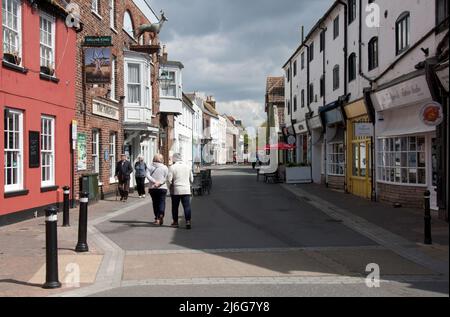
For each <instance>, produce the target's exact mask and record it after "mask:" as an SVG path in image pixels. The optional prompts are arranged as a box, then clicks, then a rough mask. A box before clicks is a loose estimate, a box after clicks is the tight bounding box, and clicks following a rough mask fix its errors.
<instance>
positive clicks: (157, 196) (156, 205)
mask: <svg viewBox="0 0 450 317" xmlns="http://www.w3.org/2000/svg"><path fill="white" fill-rule="evenodd" d="M150 196H151V197H152V200H153V213H154V214H155V219H159V218H164V215H165V213H166V196H167V189H150Z"/></svg>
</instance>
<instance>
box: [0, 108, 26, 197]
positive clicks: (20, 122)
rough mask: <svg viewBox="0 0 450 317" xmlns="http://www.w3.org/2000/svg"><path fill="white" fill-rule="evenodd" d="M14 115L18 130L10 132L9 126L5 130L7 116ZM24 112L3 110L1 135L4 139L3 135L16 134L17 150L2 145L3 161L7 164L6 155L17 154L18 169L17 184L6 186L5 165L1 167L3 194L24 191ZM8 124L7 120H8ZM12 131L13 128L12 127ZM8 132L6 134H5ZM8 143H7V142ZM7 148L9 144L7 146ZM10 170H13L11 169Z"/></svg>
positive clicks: (9, 109)
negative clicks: (16, 119)
mask: <svg viewBox="0 0 450 317" xmlns="http://www.w3.org/2000/svg"><path fill="white" fill-rule="evenodd" d="M11 113H12V114H15V115H17V116H18V130H10V129H9V125H8V130H7V126H6V123H7V114H8V115H10V114H11ZM23 121H24V111H22V110H16V109H11V108H5V109H4V126H3V134H4V137H5V134H7V133H14V134H18V138H19V139H18V148H17V149H16V148H13V149H12V148H9V147H8V148H7V147H6V146H7V144H4V160H5V163H6V162H7V153H10V152H16V153H17V157H18V159H17V163H18V168H17V183H14V184H7V172H6V164H5V166H4V167H3V172H4V180H3V186H4V191H5V193H10V192H15V191H20V190H23V189H24V171H25V168H24V133H23V132H24V122H23ZM8 122H9V120H8ZM13 129H14V127H13ZM7 131H8V132H7ZM14 137H15V136H13V142H14ZM6 138H7V140H9V136H7V137H6ZM8 143H9V142H8ZM8 146H9V144H8ZM10 169H13V168H12V167H11V168H10Z"/></svg>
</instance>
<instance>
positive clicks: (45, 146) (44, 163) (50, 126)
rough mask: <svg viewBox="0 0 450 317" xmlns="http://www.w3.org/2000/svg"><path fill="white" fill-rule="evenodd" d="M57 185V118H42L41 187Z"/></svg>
mask: <svg viewBox="0 0 450 317" xmlns="http://www.w3.org/2000/svg"><path fill="white" fill-rule="evenodd" d="M54 185H55V118H53V117H47V116H44V117H42V118H41V187H49V186H54Z"/></svg>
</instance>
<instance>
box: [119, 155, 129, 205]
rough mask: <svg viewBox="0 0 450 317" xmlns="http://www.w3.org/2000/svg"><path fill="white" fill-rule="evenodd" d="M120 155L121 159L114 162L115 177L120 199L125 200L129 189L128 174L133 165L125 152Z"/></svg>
mask: <svg viewBox="0 0 450 317" xmlns="http://www.w3.org/2000/svg"><path fill="white" fill-rule="evenodd" d="M120 157H121V160H120V161H119V162H117V164H116V171H115V178H116V181H118V183H119V193H120V201H123V202H126V201H127V200H128V192H129V191H130V179H131V177H130V175H131V173H133V167H132V166H131V163H130V162H129V161H128V156H127V155H126V154H122V155H121V156H120Z"/></svg>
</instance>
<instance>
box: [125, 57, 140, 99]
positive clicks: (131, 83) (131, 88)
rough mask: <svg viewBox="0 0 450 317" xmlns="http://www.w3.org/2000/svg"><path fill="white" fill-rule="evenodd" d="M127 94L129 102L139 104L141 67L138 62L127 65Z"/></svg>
mask: <svg viewBox="0 0 450 317" xmlns="http://www.w3.org/2000/svg"><path fill="white" fill-rule="evenodd" d="M127 66H128V80H127V94H128V103H129V104H138V105H140V104H141V84H142V82H141V67H140V65H139V64H132V63H129V64H128V65H127Z"/></svg>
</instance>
